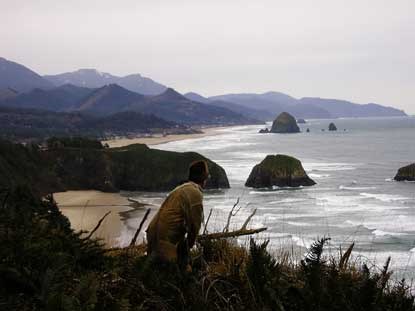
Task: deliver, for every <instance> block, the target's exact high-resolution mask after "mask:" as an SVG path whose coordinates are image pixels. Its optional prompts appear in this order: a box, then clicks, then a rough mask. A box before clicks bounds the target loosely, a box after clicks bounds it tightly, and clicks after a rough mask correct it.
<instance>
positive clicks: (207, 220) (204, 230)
mask: <svg viewBox="0 0 415 311" xmlns="http://www.w3.org/2000/svg"><path fill="white" fill-rule="evenodd" d="M212 211H213V209H210V211H209V216H208V218H207V219H206V222H205V228H204V229H203V234H206V232H207V225H208V223H209V220H210V216H212Z"/></svg>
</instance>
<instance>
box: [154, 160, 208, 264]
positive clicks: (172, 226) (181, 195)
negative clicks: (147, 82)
mask: <svg viewBox="0 0 415 311" xmlns="http://www.w3.org/2000/svg"><path fill="white" fill-rule="evenodd" d="M208 177H209V170H208V166H207V163H206V161H196V162H193V163H192V164H191V165H190V167H189V181H188V182H186V183H184V184H182V185H180V186H178V187H177V188H175V189H174V190H173V191H172V192H171V193H170V194H169V195H168V196H167V198H166V200H165V201H164V202H163V204H162V205H161V207H160V209H159V211H158V212H157V214H156V215H155V216H154V218H153V219H152V221H151V222H150V224H149V226H148V228H147V243H148V247H147V254H148V255H149V256H151V257H152V258H154V259H156V260H159V261H162V262H163V261H164V262H176V263H178V264H179V266H180V267H181V268H182V269H183V268H186V267H187V264H188V258H189V250H190V249H191V248H192V247H193V245H194V244H195V241H196V236H197V235H198V233H199V230H200V226H201V224H202V221H203V203H202V200H203V194H202V189H203V188H204V187H205V184H206V180H207V179H208Z"/></svg>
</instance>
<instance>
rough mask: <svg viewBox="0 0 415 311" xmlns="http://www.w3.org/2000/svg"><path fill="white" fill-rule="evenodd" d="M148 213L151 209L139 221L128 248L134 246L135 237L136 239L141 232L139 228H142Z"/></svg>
mask: <svg viewBox="0 0 415 311" xmlns="http://www.w3.org/2000/svg"><path fill="white" fill-rule="evenodd" d="M150 211H151V209H150V208H149V209H147V211H146V213H145V214H144V217H143V219H142V220H141V222H140V225H139V226H138V228H137V231H136V232H135V234H134V237H133V239H132V240H131V243H130V247H131V246H134V245H135V242H136V241H137V237H138V235H139V233H140V231H141V228H142V227H143V225H144V223H145V221H146V220H147V217H148V215H149V214H150Z"/></svg>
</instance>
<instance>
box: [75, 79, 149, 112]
mask: <svg viewBox="0 0 415 311" xmlns="http://www.w3.org/2000/svg"><path fill="white" fill-rule="evenodd" d="M144 101H145V96H144V95H141V94H138V93H135V92H131V91H129V90H126V89H125V88H122V87H121V86H119V85H117V84H110V85H106V86H104V87H102V88H99V89H96V90H94V91H93V92H92V93H91V94H89V96H87V97H86V98H84V100H83V101H81V102H80V103H79V104H78V106H77V107H76V108H74V110H77V111H81V112H84V113H88V114H90V115H94V116H100V117H103V116H109V115H111V114H114V113H118V112H122V111H127V110H133V108H132V107H133V105H134V104H139V103H143V102H144Z"/></svg>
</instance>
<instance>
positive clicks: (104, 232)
mask: <svg viewBox="0 0 415 311" xmlns="http://www.w3.org/2000/svg"><path fill="white" fill-rule="evenodd" d="M54 198H55V200H56V202H57V204H58V207H59V209H60V210H61V211H62V213H63V214H64V215H65V216H66V217H68V219H69V220H70V222H71V225H72V228H73V229H75V230H76V231H80V230H87V231H90V230H92V229H93V228H94V227H95V226H96V225H97V223H98V221H99V220H100V219H101V218H102V217H103V216H104V215H105V214H106V213H107V212H108V211H111V214H109V215H108V216H107V217H106V218H105V219H104V221H103V222H102V224H101V226H100V227H99V229H98V230H97V231H96V232H95V233H94V235H93V236H94V237H97V238H100V239H102V240H103V241H104V242H105V244H106V245H107V246H108V247H112V246H119V245H120V244H122V241H120V236H121V234H122V233H123V232H124V231H125V223H124V218H125V217H124V216H125V215H123V214H125V213H126V212H134V213H139V214H140V213H142V214H143V215H144V212H145V210H146V207H137V206H134V205H135V204H132V203H131V202H130V201H128V200H127V197H125V196H122V195H121V194H120V193H104V192H100V191H95V190H81V191H66V192H59V193H55V194H54Z"/></svg>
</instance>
